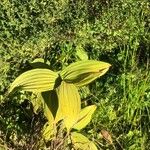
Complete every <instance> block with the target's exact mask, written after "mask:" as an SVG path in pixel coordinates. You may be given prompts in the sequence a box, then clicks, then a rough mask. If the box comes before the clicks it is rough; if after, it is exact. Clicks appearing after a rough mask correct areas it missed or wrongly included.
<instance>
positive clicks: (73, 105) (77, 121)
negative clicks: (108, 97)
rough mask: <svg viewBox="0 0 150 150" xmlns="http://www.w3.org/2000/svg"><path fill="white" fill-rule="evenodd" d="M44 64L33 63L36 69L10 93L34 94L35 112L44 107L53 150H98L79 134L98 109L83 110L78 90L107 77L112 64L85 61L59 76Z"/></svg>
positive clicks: (45, 135) (45, 133)
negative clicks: (17, 91)
mask: <svg viewBox="0 0 150 150" xmlns="http://www.w3.org/2000/svg"><path fill="white" fill-rule="evenodd" d="M41 63H42V62H40V66H39V67H38V65H37V64H38V63H36V66H35V67H34V63H33V64H32V65H33V67H34V68H35V69H32V70H29V71H26V72H24V73H23V74H21V75H20V76H19V77H17V78H16V79H15V81H14V82H13V83H12V84H11V86H10V88H9V93H13V92H15V91H16V90H24V91H30V92H32V93H33V98H32V99H31V102H32V104H33V106H36V107H35V109H34V111H35V113H36V111H37V109H38V108H39V107H42V108H43V110H44V114H45V116H46V118H47V120H48V121H47V123H46V124H45V126H44V128H43V130H42V135H43V139H44V140H45V141H46V142H48V141H50V143H51V144H50V145H49V147H50V148H51V149H67V148H69V149H75V150H77V149H81V150H87V149H88V150H97V147H96V145H95V144H94V142H92V141H90V140H89V139H88V138H87V137H85V136H84V135H82V134H81V133H79V132H80V130H81V129H83V128H84V127H85V126H86V125H87V124H88V123H89V122H90V120H91V118H92V114H93V113H94V111H95V110H96V106H95V105H91V106H87V107H85V108H81V98H80V95H79V92H78V88H79V87H81V86H85V85H87V84H89V83H91V82H92V81H93V80H95V79H96V78H98V77H100V76H102V75H104V74H105V73H106V72H107V71H108V69H109V67H110V66H111V65H110V64H109V63H106V62H101V61H96V60H83V61H79V62H75V63H72V64H71V65H69V66H68V67H66V68H65V69H63V70H62V71H59V73H58V72H54V71H52V70H50V69H47V68H48V67H45V66H44V65H45V64H44V62H43V64H42V65H41ZM41 66H42V67H41ZM35 95H36V100H35ZM41 143H42V140H41Z"/></svg>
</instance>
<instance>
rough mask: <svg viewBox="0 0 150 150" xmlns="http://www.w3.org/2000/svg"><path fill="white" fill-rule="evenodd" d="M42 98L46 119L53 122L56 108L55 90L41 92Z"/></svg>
mask: <svg viewBox="0 0 150 150" xmlns="http://www.w3.org/2000/svg"><path fill="white" fill-rule="evenodd" d="M41 95H42V98H43V108H44V114H45V116H46V118H47V119H48V121H49V122H50V123H51V122H54V119H55V117H56V113H57V110H58V97H57V93H56V91H55V90H52V91H46V92H42V93H41Z"/></svg>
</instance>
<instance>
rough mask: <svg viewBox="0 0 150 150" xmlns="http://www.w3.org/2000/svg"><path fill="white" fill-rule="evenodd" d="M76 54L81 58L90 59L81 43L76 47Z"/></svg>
mask: <svg viewBox="0 0 150 150" xmlns="http://www.w3.org/2000/svg"><path fill="white" fill-rule="evenodd" d="M76 55H77V56H78V57H79V59H80V60H88V55H87V53H86V52H85V50H84V49H83V47H82V46H81V45H78V46H77V47H76Z"/></svg>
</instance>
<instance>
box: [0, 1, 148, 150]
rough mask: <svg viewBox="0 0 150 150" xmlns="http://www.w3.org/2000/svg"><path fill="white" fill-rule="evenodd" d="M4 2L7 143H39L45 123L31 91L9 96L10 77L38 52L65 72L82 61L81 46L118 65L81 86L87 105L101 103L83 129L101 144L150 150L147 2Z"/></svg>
mask: <svg viewBox="0 0 150 150" xmlns="http://www.w3.org/2000/svg"><path fill="white" fill-rule="evenodd" d="M0 7H1V8H2V9H1V10H0V16H1V18H0V24H1V27H0V28H1V30H2V32H1V34H0V43H1V44H0V56H1V57H0V76H1V79H0V100H1V104H0V112H1V114H0V124H1V126H0V139H2V140H0V144H1V145H4V143H6V145H7V146H8V147H9V148H10V149H11V148H15V149H24V147H26V149H27V148H29V149H36V148H37V147H38V146H37V147H36V143H37V141H38V139H39V138H40V129H41V128H42V126H43V124H44V122H45V118H43V115H42V112H39V113H38V114H34V113H33V109H32V105H31V104H30V102H29V101H27V99H29V96H28V95H24V93H16V95H14V97H13V98H10V99H7V100H5V99H4V95H5V93H6V91H7V88H8V87H9V85H10V83H11V82H12V81H13V80H14V79H15V78H16V77H17V76H18V75H19V74H21V73H22V72H24V71H25V70H28V69H29V68H30V67H31V66H30V65H29V63H30V62H31V61H32V60H34V59H35V58H41V57H43V58H44V59H45V60H46V61H48V62H50V66H51V68H53V69H54V70H60V69H61V68H62V67H64V66H67V65H68V64H70V63H71V62H74V61H77V60H79V58H78V56H77V52H76V51H77V50H78V48H81V49H82V50H83V51H85V52H86V53H87V55H88V57H89V59H96V60H102V61H107V62H109V63H111V64H112V67H111V69H110V70H109V72H108V73H107V74H106V75H105V76H103V77H101V78H100V79H98V80H96V81H95V82H93V83H92V84H90V86H89V89H90V92H89V91H88V90H85V91H84V92H83V91H82V92H81V95H82V96H83V98H84V99H85V100H86V103H85V104H86V105H90V104H93V103H94V104H96V105H97V106H98V109H97V111H96V113H95V114H94V116H93V120H92V122H91V123H90V125H88V126H87V128H86V129H84V130H83V131H82V132H83V133H85V134H86V135H87V136H89V138H90V139H92V140H94V141H95V142H96V143H97V146H98V147H99V149H104V150H105V149H110V150H111V149H116V150H119V149H125V150H141V149H142V150H148V149H149V147H150V144H149V141H150V112H149V111H150V102H149V99H150V86H149V83H150V81H149V80H150V72H149V70H150V62H149V61H150V46H149V45H150V42H149V41H150V34H149V2H148V0H138V1H135V0H128V1H127V0H121V1H119V0H114V1H107V0H102V1H98V0H92V1H86V2H85V1H82V0H79V1H71V0H68V1H66V2H64V1H61V0H59V1H57V2H55V1H46V2H45V1H43V0H42V1H39V2H38V1H36V2H34V1H32V0H31V1H28V2H27V3H24V2H22V1H21V0H17V1H15V2H14V1H12V2H10V1H8V0H6V1H2V2H1V3H0ZM85 97H87V98H85ZM41 120H42V121H41ZM25 122H26V123H25ZM41 122H43V124H41ZM29 128H30V130H28V129H29ZM102 130H105V131H107V132H108V133H109V134H110V136H111V138H112V140H113V144H110V142H109V141H108V140H105V138H104V137H103V135H102V133H101V131H102ZM33 133H36V134H35V136H32V141H30V136H31V135H32V134H33ZM1 141H2V142H1ZM29 141H30V142H29ZM31 145H35V147H31Z"/></svg>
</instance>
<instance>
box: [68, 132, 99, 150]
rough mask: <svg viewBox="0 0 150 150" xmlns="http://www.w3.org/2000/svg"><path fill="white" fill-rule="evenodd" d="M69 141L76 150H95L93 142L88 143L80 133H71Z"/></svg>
mask: <svg viewBox="0 0 150 150" xmlns="http://www.w3.org/2000/svg"><path fill="white" fill-rule="evenodd" d="M71 140H72V143H73V146H74V148H75V149H76V150H97V147H96V145H95V144H94V142H92V141H90V140H89V139H88V138H87V137H85V136H84V135H82V134H80V133H77V132H72V133H71Z"/></svg>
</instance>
